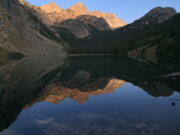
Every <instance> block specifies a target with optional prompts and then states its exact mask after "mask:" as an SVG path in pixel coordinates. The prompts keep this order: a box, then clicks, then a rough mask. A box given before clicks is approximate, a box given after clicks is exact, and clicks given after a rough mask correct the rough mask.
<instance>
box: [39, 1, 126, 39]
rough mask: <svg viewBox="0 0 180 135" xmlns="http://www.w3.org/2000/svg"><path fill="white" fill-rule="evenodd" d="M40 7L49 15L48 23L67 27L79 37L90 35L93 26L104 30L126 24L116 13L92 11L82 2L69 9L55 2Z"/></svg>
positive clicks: (58, 26) (57, 26) (56, 26)
mask: <svg viewBox="0 0 180 135" xmlns="http://www.w3.org/2000/svg"><path fill="white" fill-rule="evenodd" d="M40 8H41V9H42V10H43V11H44V12H45V13H46V14H47V16H48V17H49V19H48V20H49V21H48V22H47V21H46V24H47V25H49V26H53V27H54V26H55V28H54V29H57V28H64V29H67V30H69V31H70V32H72V33H73V34H74V35H75V36H77V37H79V38H84V37H87V36H88V35H90V34H91V33H92V31H93V28H95V29H96V30H98V31H104V30H110V29H116V28H119V27H122V26H124V25H126V24H125V23H124V22H123V21H122V20H120V19H119V18H117V17H116V16H115V15H114V14H111V13H102V12H98V11H92V12H90V11H88V9H87V8H86V7H85V6H84V5H83V4H82V3H80V2H79V3H77V4H75V5H73V6H72V7H70V8H68V9H62V8H61V7H59V6H58V5H56V4H55V3H53V2H51V3H49V4H47V5H44V6H42V7H40Z"/></svg>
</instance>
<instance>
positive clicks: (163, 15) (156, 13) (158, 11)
mask: <svg viewBox="0 0 180 135" xmlns="http://www.w3.org/2000/svg"><path fill="white" fill-rule="evenodd" d="M175 15H176V10H175V9H174V8H171V7H156V8H153V9H152V10H150V11H149V12H148V13H147V14H145V15H144V16H143V17H142V18H140V19H139V20H137V21H135V22H136V24H138V25H142V26H144V25H150V24H154V23H162V22H164V21H166V20H168V19H170V18H171V17H173V16H175Z"/></svg>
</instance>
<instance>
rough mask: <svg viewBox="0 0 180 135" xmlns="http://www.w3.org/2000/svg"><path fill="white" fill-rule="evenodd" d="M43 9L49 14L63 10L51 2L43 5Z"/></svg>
mask: <svg viewBox="0 0 180 135" xmlns="http://www.w3.org/2000/svg"><path fill="white" fill-rule="evenodd" d="M41 8H42V9H43V10H44V11H46V13H48V12H50V13H52V12H61V11H62V10H63V9H62V8H61V7H60V6H58V5H57V4H56V3H54V2H50V3H48V4H46V5H43V6H41Z"/></svg>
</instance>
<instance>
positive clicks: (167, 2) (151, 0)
mask: <svg viewBox="0 0 180 135" xmlns="http://www.w3.org/2000/svg"><path fill="white" fill-rule="evenodd" d="M27 1H28V2H30V3H31V4H33V5H38V6H40V5H43V4H47V3H49V2H52V1H53V2H55V3H57V4H58V5H59V6H61V7H62V8H68V7H70V6H72V5H73V4H75V3H77V2H83V3H84V4H85V5H86V6H87V7H88V9H89V10H99V11H103V12H113V13H115V14H116V15H117V16H118V17H119V18H121V19H123V20H124V21H125V22H127V23H130V22H132V21H134V20H136V19H138V18H139V17H141V16H143V15H144V14H145V13H147V12H148V11H149V10H151V9H152V8H154V7H157V6H162V7H167V6H168V7H174V8H176V10H177V11H178V12H180V0H27Z"/></svg>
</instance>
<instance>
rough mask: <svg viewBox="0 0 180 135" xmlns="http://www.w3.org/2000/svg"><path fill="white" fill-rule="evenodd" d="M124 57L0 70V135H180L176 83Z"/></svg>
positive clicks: (38, 60) (48, 61) (39, 60)
mask: <svg viewBox="0 0 180 135" xmlns="http://www.w3.org/2000/svg"><path fill="white" fill-rule="evenodd" d="M173 71H175V69H173V67H172V68H169V67H168V69H167V68H166V67H164V66H163V65H161V64H157V63H146V62H142V61H135V60H131V59H129V58H127V57H125V56H121V57H111V56H103V57H102V56H99V57H95V56H90V57H84V56H83V57H70V58H66V57H63V56H62V57H27V58H23V59H21V60H17V61H11V62H9V63H6V64H4V65H1V66H0V135H101V134H104V135H132V134H133V135H179V134H180V128H179V125H180V102H179V101H180V93H179V92H180V83H179V81H180V78H179V77H168V78H164V77H163V76H164V75H166V74H169V73H171V72H173Z"/></svg>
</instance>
